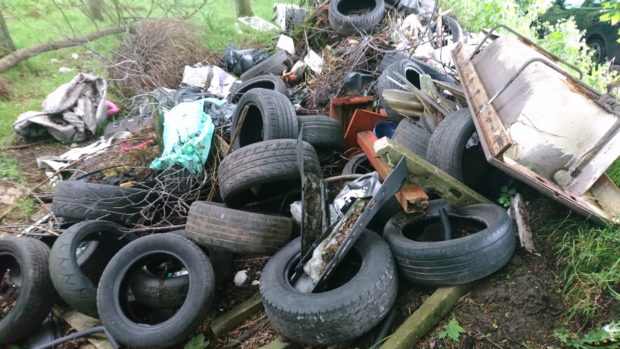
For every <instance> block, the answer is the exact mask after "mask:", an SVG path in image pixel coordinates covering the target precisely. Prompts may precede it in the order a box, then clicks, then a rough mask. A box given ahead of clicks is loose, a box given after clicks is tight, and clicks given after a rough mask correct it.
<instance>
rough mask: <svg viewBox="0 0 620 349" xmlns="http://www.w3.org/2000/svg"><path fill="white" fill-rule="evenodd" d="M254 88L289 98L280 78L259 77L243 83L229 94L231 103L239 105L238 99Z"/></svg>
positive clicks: (272, 76)
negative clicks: (271, 91)
mask: <svg viewBox="0 0 620 349" xmlns="http://www.w3.org/2000/svg"><path fill="white" fill-rule="evenodd" d="M255 88H264V89H266V90H273V91H278V92H280V93H281V94H283V95H284V96H286V97H287V98H288V97H289V93H288V87H286V83H285V82H284V80H282V78H281V77H279V76H276V75H271V74H269V75H259V76H256V77H253V78H251V79H248V80H247V81H244V82H243V83H242V84H241V85H239V87H237V88H236V89H235V90H234V91H232V92H231V94H230V95H231V100H230V101H231V103H234V104H237V103H239V99H241V97H242V96H243V95H244V94H245V93H246V92H248V91H250V90H252V89H255Z"/></svg>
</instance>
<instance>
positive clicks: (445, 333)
mask: <svg viewBox="0 0 620 349" xmlns="http://www.w3.org/2000/svg"><path fill="white" fill-rule="evenodd" d="M461 333H465V329H464V328H463V327H461V325H460V324H459V322H458V321H456V319H454V318H452V320H450V322H448V324H447V325H446V327H444V329H443V330H442V331H441V332H439V333H438V334H437V337H439V339H445V338H446V337H447V338H448V339H450V340H451V341H453V342H455V343H458V341H459V339H460V337H461Z"/></svg>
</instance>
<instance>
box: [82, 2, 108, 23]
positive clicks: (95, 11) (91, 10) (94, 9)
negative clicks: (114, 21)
mask: <svg viewBox="0 0 620 349" xmlns="http://www.w3.org/2000/svg"><path fill="white" fill-rule="evenodd" d="M103 6H104V3H103V0H88V1H87V2H86V12H87V14H88V17H90V19H92V20H93V21H103Z"/></svg>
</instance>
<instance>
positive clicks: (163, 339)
mask: <svg viewBox="0 0 620 349" xmlns="http://www.w3.org/2000/svg"><path fill="white" fill-rule="evenodd" d="M162 256H164V257H169V258H174V259H175V260H178V261H180V262H181V263H182V265H183V266H184V267H185V269H186V270H187V272H188V276H189V280H190V282H189V287H188V289H187V293H186V297H185V301H184V302H183V305H181V307H180V308H179V309H178V310H177V311H176V312H174V314H173V315H172V316H171V317H169V318H168V319H166V320H164V321H162V322H156V323H148V324H146V323H144V322H142V321H141V320H140V319H139V318H137V315H134V313H132V311H131V310H130V309H132V308H131V307H132V304H131V302H130V299H129V297H127V293H128V292H127V291H128V288H129V285H128V284H129V283H128V282H127V281H128V280H129V279H130V278H131V276H132V275H133V274H134V273H135V272H136V271H137V270H139V269H140V268H141V266H142V265H145V264H148V263H149V262H150V261H151V260H156V259H159V258H163V257H162ZM214 290H215V277H214V275H213V268H212V267H211V263H210V262H209V259H208V258H207V255H206V254H205V253H204V252H202V250H200V248H199V247H198V246H196V245H194V244H193V243H192V242H191V241H189V240H187V239H186V238H184V237H182V236H179V235H175V234H155V235H149V236H146V237H143V238H140V239H137V240H135V241H133V242H131V243H130V244H128V245H127V246H125V248H123V249H122V250H120V251H119V252H118V253H117V254H116V255H115V256H114V258H112V260H111V261H110V263H109V264H108V266H107V267H106V269H105V271H104V272H103V276H102V277H101V281H100V282H99V289H98V292H97V307H98V309H99V315H100V317H101V321H102V322H103V325H104V326H105V328H106V330H108V331H109V332H110V334H111V335H112V336H113V337H114V338H115V339H116V340H118V341H119V342H120V343H122V344H124V345H126V346H128V347H132V348H168V347H171V346H173V345H176V344H179V343H181V342H183V341H184V340H187V338H188V337H189V336H190V335H191V334H193V333H194V331H196V329H198V327H199V326H200V324H201V323H202V322H203V321H204V320H205V319H206V317H207V312H208V310H209V307H210V306H211V302H212V299H213V295H214Z"/></svg>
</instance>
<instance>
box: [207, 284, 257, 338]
mask: <svg viewBox="0 0 620 349" xmlns="http://www.w3.org/2000/svg"><path fill="white" fill-rule="evenodd" d="M261 310H263V303H262V301H261V298H260V294H258V293H257V294H256V295H254V296H253V297H252V298H250V299H248V300H247V301H245V302H243V303H241V304H239V305H238V306H236V307H235V308H233V309H231V310H230V311H228V312H227V313H225V314H222V315H220V316H219V317H217V318H216V319H215V320H213V321H212V322H211V331H213V334H214V335H215V336H216V337H220V336H222V335H224V334H226V333H228V332H229V331H230V330H232V329H234V328H236V327H238V326H240V325H241V324H243V322H244V321H245V320H247V319H248V318H249V317H251V316H252V315H254V314H256V313H258V312H259V311H261Z"/></svg>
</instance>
